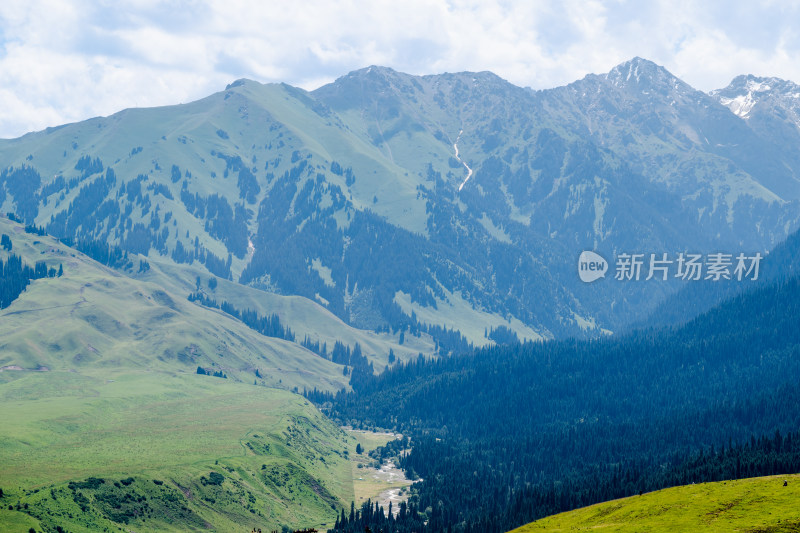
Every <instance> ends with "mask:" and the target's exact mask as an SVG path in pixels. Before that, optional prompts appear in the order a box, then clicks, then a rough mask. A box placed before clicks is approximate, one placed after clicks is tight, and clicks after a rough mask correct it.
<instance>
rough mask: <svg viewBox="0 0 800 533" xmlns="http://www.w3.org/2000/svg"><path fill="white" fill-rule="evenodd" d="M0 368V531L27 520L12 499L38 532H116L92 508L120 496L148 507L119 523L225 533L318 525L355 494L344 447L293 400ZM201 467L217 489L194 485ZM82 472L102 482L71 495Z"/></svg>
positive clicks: (255, 392) (210, 385) (205, 384)
mask: <svg viewBox="0 0 800 533" xmlns="http://www.w3.org/2000/svg"><path fill="white" fill-rule="evenodd" d="M9 374H11V373H4V375H3V382H2V383H0V403H1V404H2V406H3V407H2V409H1V410H0V428H2V431H0V464H2V469H1V470H0V488H2V489H3V490H4V492H5V497H4V498H3V499H2V500H0V506H2V507H3V508H5V509H6V511H4V512H3V513H2V514H0V530H1V531H10V530H12V529H11V527H12V525H14V527H16V524H17V523H23V524H24V523H28V522H20V520H24V517H21V516H20V513H19V512H18V511H16V504H17V502H19V503H20V504H21V505H23V506H24V505H25V504H28V506H29V511H28V512H29V513H30V514H31V515H33V516H35V517H37V518H38V519H39V520H41V521H42V523H43V524H45V525H47V526H48V527H51V528H54V527H55V526H56V525H62V526H63V527H65V528H66V529H68V530H69V531H97V530H103V528H105V527H112V526H113V527H114V528H116V527H118V526H119V524H120V522H119V520H113V519H114V518H115V515H114V514H113V513H114V512H115V511H114V510H113V509H111V508H108V506H105V507H104V505H105V504H104V503H103V502H104V501H106V500H108V499H109V498H111V499H113V498H116V497H119V498H122V497H123V496H124V495H125V494H127V493H130V494H132V495H133V497H134V498H142V499H143V500H142V501H147V502H150V505H151V508H150V509H151V513H152V514H151V515H147V514H145V513H144V512H143V511H142V510H141V509H139V511H136V509H133V510H131V516H128V518H129V519H130V523H131V524H132V525H136V526H138V527H140V528H142V529H146V530H173V529H174V530H186V529H194V528H195V527H198V528H199V527H200V525H203V524H209V525H210V526H211V527H212V528H214V529H216V530H218V531H233V530H244V528H246V527H253V526H256V527H262V529H263V528H267V530H270V528H272V529H275V528H277V529H280V526H282V525H289V526H290V527H311V526H316V527H324V526H325V525H328V524H330V523H331V522H332V520H335V517H336V513H337V510H338V509H339V508H341V507H342V506H346V505H347V504H349V502H350V501H351V500H352V498H353V485H352V474H351V465H350V462H349V460H348V458H347V455H348V453H347V450H348V449H349V448H350V447H354V444H353V441H352V439H351V438H350V437H348V436H347V435H346V434H345V433H344V432H343V431H341V430H340V429H339V428H337V427H335V426H334V425H333V424H332V423H331V422H329V421H328V420H327V419H326V418H325V417H324V416H322V414H321V413H319V411H317V410H316V408H314V407H313V406H312V405H310V404H309V403H308V402H307V401H306V400H305V399H304V398H302V397H301V396H298V395H296V394H292V393H289V392H287V391H283V390H278V389H271V388H267V387H254V386H252V385H247V384H242V383H233V382H230V381H228V380H224V379H220V378H214V377H209V376H200V375H179V374H175V375H168V374H162V373H154V372H153V373H150V372H140V373H132V372H125V373H115V372H102V371H97V372H93V373H84V374H82V375H78V374H75V373H69V372H64V373H62V372H38V373H21V372H17V373H14V374H13V376H14V377H16V379H9ZM211 472H216V473H219V474H221V475H223V476H224V478H225V481H224V482H223V483H222V484H221V485H214V484H208V483H204V478H205V480H206V481H207V480H208V479H209V475H210V473H211ZM89 477H97V478H102V479H104V480H106V483H105V484H103V485H102V486H101V487H100V489H97V490H95V489H87V488H82V489H81V488H79V489H78V490H77V491H76V490H70V489H69V487H68V482H76V481H77V482H81V481H83V480H85V479H87V478H89ZM129 477H133V478H134V479H135V482H134V483H132V484H130V485H129V486H126V485H124V484H123V485H122V486H118V487H116V488H115V487H114V486H113V483H114V482H115V481H117V480H122V479H127V478H129ZM153 480H159V481H161V482H162V484H160V485H158V484H156V483H155V482H154V481H153ZM104 491H105V492H104ZM109 491H111V492H109ZM77 494H80V496H76V495H77ZM82 498H85V501H84V500H83V499H82ZM104 498H105V500H104ZM175 502H178V503H175ZM9 505H12V507H14V509H15V510H13V511H8V506H9ZM138 505H140V506H141V505H143V503H141V502H140V503H139V504H138ZM81 506H85V507H86V509H81ZM184 508H185V510H184ZM251 509H252V511H251ZM136 513H139V515H137V516H138V517H134V516H133V515H136ZM117 518H119V517H117ZM6 520H8V522H6ZM28 527H34V526H28ZM134 529H136V528H134ZM201 529H202V528H201ZM26 531H27V529H26Z"/></svg>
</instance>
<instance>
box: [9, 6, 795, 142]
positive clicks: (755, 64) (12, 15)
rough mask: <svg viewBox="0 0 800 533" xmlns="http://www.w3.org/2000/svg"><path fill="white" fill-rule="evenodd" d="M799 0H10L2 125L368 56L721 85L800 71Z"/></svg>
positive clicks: (556, 78)
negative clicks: (639, 74) (636, 61)
mask: <svg viewBox="0 0 800 533" xmlns="http://www.w3.org/2000/svg"><path fill="white" fill-rule="evenodd" d="M799 11H800V2H796V1H795V2H777V1H764V2H760V3H759V2H722V1H720V0H713V1H709V2H703V3H698V2H691V1H688V0H671V1H669V2H667V1H666V0H659V1H656V2H639V1H638V0H604V1H601V0H590V1H586V0H584V1H579V0H567V1H565V2H561V3H555V2H544V1H530V0H515V1H512V0H508V1H496V2H487V1H484V0H449V1H445V0H408V1H406V2H396V1H389V0H372V1H356V0H341V1H323V0H301V1H296V2H286V1H277V0H272V1H266V2H265V1H261V2H257V1H248V0H207V1H201V0H174V1H169V2H160V1H155V0H152V1H141V0H128V1H123V2H92V1H89V0H70V1H62V2H50V1H45V0H32V1H21V0H11V1H9V2H4V3H2V5H0V136H4V137H9V136H16V135H21V134H23V133H24V132H26V131H30V130H36V129H42V128H44V127H47V126H52V125H57V124H60V123H64V122H70V121H76V120H82V119H85V118H88V117H91V116H96V115H106V114H111V113H113V112H115V111H118V110H120V109H122V108H125V107H132V106H152V105H165V104H170V103H178V102H186V101H190V100H193V99H196V98H201V97H203V96H206V95H208V94H210V93H212V92H214V91H217V90H220V89H222V88H223V87H224V85H225V84H226V83H229V82H230V81H232V80H234V79H236V78H240V77H250V78H254V79H257V80H259V81H262V82H271V81H285V82H287V83H290V84H293V85H298V86H301V87H304V88H307V89H312V88H315V87H317V86H319V85H320V84H322V83H325V82H328V81H332V80H333V79H335V78H336V77H338V76H340V75H343V74H345V73H347V72H348V71H350V70H353V69H357V68H362V67H364V66H367V65H371V64H379V65H385V66H390V67H392V68H395V69H397V70H401V71H405V72H410V73H413V74H427V73H437V72H444V71H449V72H454V71H461V70H491V71H493V72H495V73H497V74H498V75H500V76H502V77H504V78H506V79H508V80H509V81H511V82H513V83H516V84H519V85H523V86H531V87H534V88H546V87H552V86H556V85H561V84H565V83H569V82H571V81H573V80H575V79H578V78H581V77H583V76H584V75H586V74H588V73H590V72H606V71H608V70H610V69H611V68H612V67H613V66H614V65H616V64H617V63H620V62H622V61H625V60H627V59H630V58H631V57H633V56H636V55H638V56H641V57H645V58H648V59H652V60H653V61H655V62H657V63H660V64H662V65H664V66H666V67H667V68H668V69H670V70H671V71H672V72H673V73H674V74H676V75H678V76H680V77H682V78H683V79H684V80H686V81H687V82H688V83H690V84H692V85H694V86H696V87H698V88H700V89H703V90H710V89H713V88H717V87H721V86H724V85H726V84H727V83H728V81H730V79H731V78H733V77H734V76H735V75H737V74H741V73H755V74H761V75H776V76H780V77H784V78H788V79H794V80H795V81H800V63H798V62H797V61H794V60H793V58H796V57H798V52H800V50H799V49H800V34H799V33H798V31H796V30H795V29H794V27H793V25H792V21H793V20H797V19H798V12H799Z"/></svg>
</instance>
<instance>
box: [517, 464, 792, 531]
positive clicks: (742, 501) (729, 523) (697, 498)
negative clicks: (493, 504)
mask: <svg viewBox="0 0 800 533" xmlns="http://www.w3.org/2000/svg"><path fill="white" fill-rule="evenodd" d="M784 480H786V481H788V484H787V485H786V486H785V487H784V486H783V482H784ZM798 498H800V475H798V474H795V475H789V476H769V477H760V478H752V479H739V480H734V481H721V482H717V483H700V484H697V485H686V486H682V487H673V488H669V489H664V490H660V491H657V492H651V493H648V494H644V495H642V496H631V497H630V498H623V499H621V500H614V501H610V502H605V503H600V504H597V505H592V506H590V507H585V508H583V509H577V510H575V511H570V512H567V513H561V514H558V515H554V516H549V517H547V518H543V519H542V520H537V521H536V522H532V523H530V524H527V525H525V526H522V527H520V528H517V529H515V530H514V532H513V533H532V532H546V531H552V532H556V531H608V532H611V531H614V532H620V533H622V532H661V531H664V532H677V531H719V532H722V531H741V532H752V533H756V532H759V533H766V532H769V533H781V532H788V531H798V530H800V506H798V505H797V501H798Z"/></svg>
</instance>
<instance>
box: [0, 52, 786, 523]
mask: <svg viewBox="0 0 800 533" xmlns="http://www.w3.org/2000/svg"><path fill="white" fill-rule="evenodd" d="M331 79H332V78H331ZM220 89H221V90H219V92H216V93H214V94H211V95H209V96H206V97H205V98H202V99H200V100H196V101H192V102H189V103H183V104H176V105H168V106H162V107H135V108H130V109H124V110H121V111H119V112H117V113H115V114H112V115H110V116H104V117H96V118H91V119H88V120H83V121H79V122H75V123H70V124H63V125H53V126H52V127H49V128H47V129H44V130H42V131H35V132H31V133H27V134H25V135H23V136H21V137H18V138H13V139H0V212H1V213H2V215H0V237H1V238H2V243H1V244H2V247H0V274H1V276H0V399H2V408H0V530H1V531H9V532H16V531H21V532H30V531H34V532H59V533H63V532H70V533H81V532H110V531H129V532H147V531H220V532H242V533H247V532H250V531H264V532H266V531H283V532H287V531H292V532H294V531H301V532H310V531H328V532H331V533H362V532H370V533H377V532H383V533H412V532H416V533H423V532H425V533H433V532H447V533H456V532H457V533H495V532H498V533H499V532H505V531H511V530H514V531H520V532H523V531H524V532H528V531H531V532H532V531H584V530H589V529H600V528H602V529H603V530H607V531H749V532H756V531H758V532H765V531H775V532H779V531H798V530H800V515H799V514H798V511H797V506H796V505H795V504H796V501H797V497H798V491H799V490H800V489H798V487H800V477H798V475H800V277H798V276H800V233H798V230H799V229H800V86H799V85H796V84H795V83H794V82H792V81H788V80H784V79H779V78H776V77H760V76H755V75H751V74H746V73H745V74H743V75H741V76H738V77H736V78H734V79H733V80H732V81H731V83H730V84H729V85H728V86H727V87H724V88H721V89H718V90H713V91H709V92H704V91H701V90H698V89H695V88H693V87H692V86H690V85H689V84H688V83H686V82H685V81H683V80H681V79H679V78H678V77H676V76H674V75H673V74H672V73H670V72H669V71H668V70H667V69H666V68H665V67H662V66H660V65H658V64H656V63H654V62H652V61H649V60H647V59H643V58H640V57H634V58H633V59H630V60H628V61H625V62H624V63H621V64H619V65H617V66H615V67H614V68H612V69H611V70H610V71H609V72H607V73H602V74H588V75H586V76H585V77H583V78H582V79H580V80H577V81H574V82H572V83H569V84H567V85H564V86H559V87H555V88H550V89H542V90H534V89H530V88H523V87H520V86H517V85H515V84H512V83H510V82H509V81H506V80H505V79H503V78H501V77H500V76H498V75H495V74H493V73H492V72H488V71H483V72H457V73H442V74H435V75H412V74H405V73H403V72H398V71H396V70H394V69H392V68H388V67H383V66H370V67H366V68H362V69H360V70H355V71H353V72H350V73H348V74H344V75H341V76H340V77H338V78H337V79H335V81H332V82H330V83H326V84H323V85H322V86H320V87H318V88H316V89H314V90H310V91H309V90H305V89H302V88H299V87H295V86H292V85H289V84H286V83H266V84H262V83H260V82H258V81H254V80H251V79H238V80H236V81H232V82H231V83H229V84H228V85H227V86H226V87H224V88H223V87H220Z"/></svg>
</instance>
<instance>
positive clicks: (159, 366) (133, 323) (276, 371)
mask: <svg viewBox="0 0 800 533" xmlns="http://www.w3.org/2000/svg"><path fill="white" fill-rule="evenodd" d="M0 233H4V234H8V235H10V236H11V240H12V242H13V245H14V247H13V250H12V253H15V254H17V255H20V256H22V257H23V259H24V260H25V261H27V262H28V263H30V264H32V263H33V262H34V261H39V260H43V261H45V262H46V263H47V264H48V266H54V267H55V268H58V265H59V264H61V265H63V267H64V276H63V277H60V278H51V279H43V280H37V281H36V282H34V283H32V284H31V285H30V286H29V287H28V288H27V290H26V291H25V292H24V293H23V294H22V295H21V296H20V297H19V298H18V299H17V300H16V301H14V302H13V303H12V304H11V306H10V307H8V308H6V309H3V310H2V311H0V339H2V340H1V341H0V367H12V366H17V367H21V368H23V369H37V368H40V367H46V368H48V369H50V370H77V371H80V370H82V369H86V368H98V367H100V368H102V367H108V368H132V369H138V370H154V371H161V370H166V371H170V372H188V373H194V372H195V371H196V369H197V367H198V366H202V367H204V368H209V369H213V370H214V371H217V370H219V371H222V372H223V373H225V374H226V375H227V376H228V377H229V378H231V379H239V380H241V381H244V382H246V383H253V381H254V380H255V379H256V376H255V371H256V369H258V370H259V374H260V375H261V376H262V378H260V379H259V381H260V382H263V383H264V384H267V385H272V386H282V387H286V388H292V387H295V386H296V387H298V388H300V389H302V388H303V387H308V388H312V387H315V386H316V387H318V388H319V387H323V388H331V389H334V390H338V389H339V388H341V387H344V386H346V378H345V377H343V376H342V371H341V367H340V366H339V365H335V364H333V363H331V362H329V361H326V360H324V359H322V358H321V357H319V356H317V355H315V354H313V353H312V352H310V351H308V350H306V349H305V348H303V347H301V346H299V345H298V344H296V343H291V342H287V341H284V340H281V339H275V338H271V337H265V336H263V335H260V334H258V333H256V332H255V331H253V330H251V329H250V328H248V327H247V326H245V325H244V324H242V323H241V322H239V321H237V320H234V319H232V318H231V317H229V316H227V315H225V314H224V313H222V312H219V311H216V310H211V309H206V308H203V307H201V306H199V305H195V304H192V303H190V302H188V301H187V300H186V293H183V292H182V291H181V290H180V289H179V287H178V286H176V285H174V284H173V285H166V286H164V285H161V283H160V282H162V281H164V279H159V278H154V280H153V281H155V283H153V282H148V281H145V280H144V279H134V278H133V277H130V276H126V275H123V274H122V273H120V272H117V271H115V270H113V269H109V268H106V267H103V266H102V265H99V264H98V263H97V262H95V261H93V260H92V259H90V258H89V257H87V256H85V255H83V254H80V253H78V252H76V251H75V250H73V249H71V248H68V247H66V246H63V245H62V244H60V243H59V242H57V241H55V240H54V239H52V238H50V237H46V236H45V237H40V236H37V235H32V234H28V233H24V232H23V231H22V228H21V226H20V225H19V224H16V223H14V222H11V221H9V220H7V219H3V218H0ZM0 253H6V252H0ZM133 264H134V269H133V270H134V272H135V271H136V269H137V268H138V265H139V260H138V259H133ZM141 277H144V278H146V277H147V276H141ZM264 312H268V310H267V309H265V310H264ZM269 312H274V311H269ZM289 326H290V327H292V325H291V324H289Z"/></svg>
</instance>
